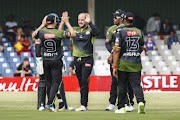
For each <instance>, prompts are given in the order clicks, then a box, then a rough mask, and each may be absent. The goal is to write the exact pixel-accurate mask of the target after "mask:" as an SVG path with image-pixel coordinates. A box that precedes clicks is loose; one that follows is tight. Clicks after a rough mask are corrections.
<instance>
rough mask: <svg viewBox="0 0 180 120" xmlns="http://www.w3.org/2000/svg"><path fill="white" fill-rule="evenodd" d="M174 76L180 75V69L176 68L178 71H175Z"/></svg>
mask: <svg viewBox="0 0 180 120" xmlns="http://www.w3.org/2000/svg"><path fill="white" fill-rule="evenodd" d="M173 75H180V67H176V69H174V70H173Z"/></svg>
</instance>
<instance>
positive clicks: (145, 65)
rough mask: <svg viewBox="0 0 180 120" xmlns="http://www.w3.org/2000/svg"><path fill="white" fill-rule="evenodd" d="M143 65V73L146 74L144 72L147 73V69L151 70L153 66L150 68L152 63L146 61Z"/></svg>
mask: <svg viewBox="0 0 180 120" xmlns="http://www.w3.org/2000/svg"><path fill="white" fill-rule="evenodd" d="M142 65H143V70H142V71H143V72H146V71H148V70H149V69H152V68H153V66H152V62H149V61H147V62H144V64H142Z"/></svg>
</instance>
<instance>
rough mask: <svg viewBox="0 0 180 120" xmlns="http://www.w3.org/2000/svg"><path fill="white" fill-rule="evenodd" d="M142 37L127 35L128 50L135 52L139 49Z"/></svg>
mask: <svg viewBox="0 0 180 120" xmlns="http://www.w3.org/2000/svg"><path fill="white" fill-rule="evenodd" d="M139 39H140V37H127V38H126V44H127V51H129V52H135V51H138V50H139V43H138V41H139Z"/></svg>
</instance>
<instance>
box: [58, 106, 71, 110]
mask: <svg viewBox="0 0 180 120" xmlns="http://www.w3.org/2000/svg"><path fill="white" fill-rule="evenodd" d="M58 110H59V111H64V110H69V111H72V110H74V108H73V107H69V106H68V108H67V109H66V108H65V106H63V107H62V108H59V109H58Z"/></svg>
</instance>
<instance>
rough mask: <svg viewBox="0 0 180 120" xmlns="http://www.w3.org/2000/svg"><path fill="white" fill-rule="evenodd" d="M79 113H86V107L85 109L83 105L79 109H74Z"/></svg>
mask: <svg viewBox="0 0 180 120" xmlns="http://www.w3.org/2000/svg"><path fill="white" fill-rule="evenodd" d="M80 111H88V110H87V107H85V106H84V105H81V106H80V107H79V108H77V109H76V112H80Z"/></svg>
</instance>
